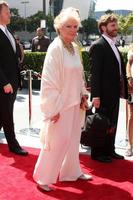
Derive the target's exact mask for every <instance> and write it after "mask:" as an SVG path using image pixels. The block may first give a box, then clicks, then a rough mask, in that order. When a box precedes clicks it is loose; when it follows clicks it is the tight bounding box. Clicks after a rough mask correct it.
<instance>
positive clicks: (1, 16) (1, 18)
mask: <svg viewBox="0 0 133 200" xmlns="http://www.w3.org/2000/svg"><path fill="white" fill-rule="evenodd" d="M10 19H11V14H10V9H9V8H8V7H7V6H4V5H3V6H2V10H1V12H0V23H1V24H3V25H7V24H9V23H10Z"/></svg>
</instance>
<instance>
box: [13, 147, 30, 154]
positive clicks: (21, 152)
mask: <svg viewBox="0 0 133 200" xmlns="http://www.w3.org/2000/svg"><path fill="white" fill-rule="evenodd" d="M10 151H11V152H12V153H15V154H18V155H21V156H27V155H28V152H27V151H26V150H24V149H22V148H16V149H11V148H10Z"/></svg>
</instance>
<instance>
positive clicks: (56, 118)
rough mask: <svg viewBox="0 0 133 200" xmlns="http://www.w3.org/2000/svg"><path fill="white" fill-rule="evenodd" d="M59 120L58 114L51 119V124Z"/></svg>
mask: <svg viewBox="0 0 133 200" xmlns="http://www.w3.org/2000/svg"><path fill="white" fill-rule="evenodd" d="M59 118H60V113H58V114H57V115H55V116H54V117H52V118H51V122H53V123H56V122H57V121H58V120H59Z"/></svg>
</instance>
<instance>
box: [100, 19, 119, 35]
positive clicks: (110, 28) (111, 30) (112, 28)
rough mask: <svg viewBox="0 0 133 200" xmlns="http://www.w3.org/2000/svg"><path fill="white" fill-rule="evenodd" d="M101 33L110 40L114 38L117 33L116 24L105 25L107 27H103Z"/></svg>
mask: <svg viewBox="0 0 133 200" xmlns="http://www.w3.org/2000/svg"><path fill="white" fill-rule="evenodd" d="M103 33H105V34H106V35H108V36H109V37H111V38H114V37H116V36H117V33H118V23H117V22H110V23H108V24H107V26H103Z"/></svg>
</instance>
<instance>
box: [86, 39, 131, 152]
mask: <svg viewBox="0 0 133 200" xmlns="http://www.w3.org/2000/svg"><path fill="white" fill-rule="evenodd" d="M119 54H120V52H119ZM120 58H121V77H122V83H123V87H121V81H120V70H119V62H118V60H117V58H116V55H115V53H114V51H113V50H112V48H111V46H110V44H109V43H108V42H107V41H106V40H105V38H104V37H101V38H100V39H98V40H97V41H96V42H95V43H94V44H93V45H92V47H91V48H90V51H89V60H90V66H91V100H92V98H94V97H100V102H101V104H100V106H101V107H103V108H105V109H106V110H107V116H108V117H109V118H110V121H111V126H112V127H113V128H114V131H113V133H112V134H108V135H107V136H106V137H107V138H106V142H105V145H104V146H103V148H101V149H93V150H92V152H93V153H94V156H95V155H97V154H107V155H110V154H112V153H113V152H114V149H115V147H114V143H115V135H116V128H117V121H118V112H119V98H120V96H121V93H122V94H123V98H127V80H126V69H125V65H124V62H123V59H122V56H121V54H120Z"/></svg>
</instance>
